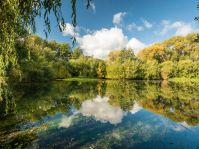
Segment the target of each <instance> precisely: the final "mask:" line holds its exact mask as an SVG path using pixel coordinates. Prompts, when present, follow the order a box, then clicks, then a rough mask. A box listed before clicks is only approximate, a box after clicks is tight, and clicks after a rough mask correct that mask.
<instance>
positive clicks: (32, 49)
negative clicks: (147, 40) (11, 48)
mask: <svg viewBox="0 0 199 149" xmlns="http://www.w3.org/2000/svg"><path fill="white" fill-rule="evenodd" d="M196 38H197V35H196V34H190V35H188V36H186V37H172V38H171V39H169V40H166V41H164V42H162V43H158V44H155V45H152V46H150V47H148V48H145V49H143V50H142V51H141V52H140V53H139V54H138V56H135V55H134V53H133V50H131V49H128V50H127V49H123V50H117V51H113V52H111V53H110V54H109V56H108V58H107V59H106V60H100V59H96V58H93V57H91V56H85V55H84V54H83V51H82V50H81V49H80V48H78V47H77V48H74V49H72V48H71V47H70V45H69V44H67V43H57V42H55V41H47V40H43V39H41V38H40V37H38V36H35V35H31V36H28V37H27V38H20V40H19V41H18V42H17V43H16V44H15V49H16V55H17V58H18V66H17V67H8V68H9V69H8V71H7V73H8V76H9V78H10V80H12V81H13V80H14V81H19V80H21V81H25V82H38V81H49V80H55V79H65V78H71V77H81V78H107V79H134V80H143V79H145V80H160V79H163V80H166V79H170V78H189V79H191V78H199V57H198V55H199V53H198V51H199V43H198V42H197V41H196Z"/></svg>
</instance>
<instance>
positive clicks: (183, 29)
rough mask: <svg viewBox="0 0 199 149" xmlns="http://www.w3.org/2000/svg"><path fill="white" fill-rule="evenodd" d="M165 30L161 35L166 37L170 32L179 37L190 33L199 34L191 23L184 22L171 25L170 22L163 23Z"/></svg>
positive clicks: (164, 21)
mask: <svg viewBox="0 0 199 149" xmlns="http://www.w3.org/2000/svg"><path fill="white" fill-rule="evenodd" d="M162 25H163V29H162V30H161V32H160V35H165V34H167V33H168V32H170V31H175V35H177V36H186V35H187V34H189V33H193V32H198V29H197V28H196V27H194V26H193V25H192V24H190V23H185V22H182V21H176V22H173V23H171V22H170V21H169V20H163V21H162Z"/></svg>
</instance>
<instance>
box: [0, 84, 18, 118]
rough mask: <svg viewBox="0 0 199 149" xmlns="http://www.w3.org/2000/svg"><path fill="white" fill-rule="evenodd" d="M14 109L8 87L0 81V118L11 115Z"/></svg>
mask: <svg viewBox="0 0 199 149" xmlns="http://www.w3.org/2000/svg"><path fill="white" fill-rule="evenodd" d="M15 107H16V104H15V101H14V98H13V96H12V94H11V89H10V87H9V86H8V85H7V84H6V83H5V82H1V81H0V118H3V117H5V116H8V115H10V114H13V113H14V111H15Z"/></svg>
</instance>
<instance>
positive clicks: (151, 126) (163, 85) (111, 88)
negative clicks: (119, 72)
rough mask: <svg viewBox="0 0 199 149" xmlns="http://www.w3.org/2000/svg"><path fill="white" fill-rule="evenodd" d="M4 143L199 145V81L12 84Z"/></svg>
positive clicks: (0, 144)
mask: <svg viewBox="0 0 199 149" xmlns="http://www.w3.org/2000/svg"><path fill="white" fill-rule="evenodd" d="M8 91H9V92H10V95H12V100H11V99H10V100H8V101H4V102H3V103H1V120H0V148H89V147H90V148H100V149H101V148H175V149H176V148H180V149H181V148H191V149H192V148H193V149H194V148H199V84H194V83H186V84H184V83H183V84H181V83H178V84H176V83H168V82H143V81H138V82H136V81H92V82H91V81H90V82H85V81H84V82H76V81H73V82H64V81H63V82H62V81H61V82H52V83H49V84H21V85H17V86H16V85H12V87H11V88H9V90H8Z"/></svg>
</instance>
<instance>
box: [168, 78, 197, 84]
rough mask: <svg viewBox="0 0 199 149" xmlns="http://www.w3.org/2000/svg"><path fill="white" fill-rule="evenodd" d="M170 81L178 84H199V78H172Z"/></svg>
mask: <svg viewBox="0 0 199 149" xmlns="http://www.w3.org/2000/svg"><path fill="white" fill-rule="evenodd" d="M169 81H171V82H177V83H181V82H182V83H183V82H198V83H199V78H170V79H169Z"/></svg>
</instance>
